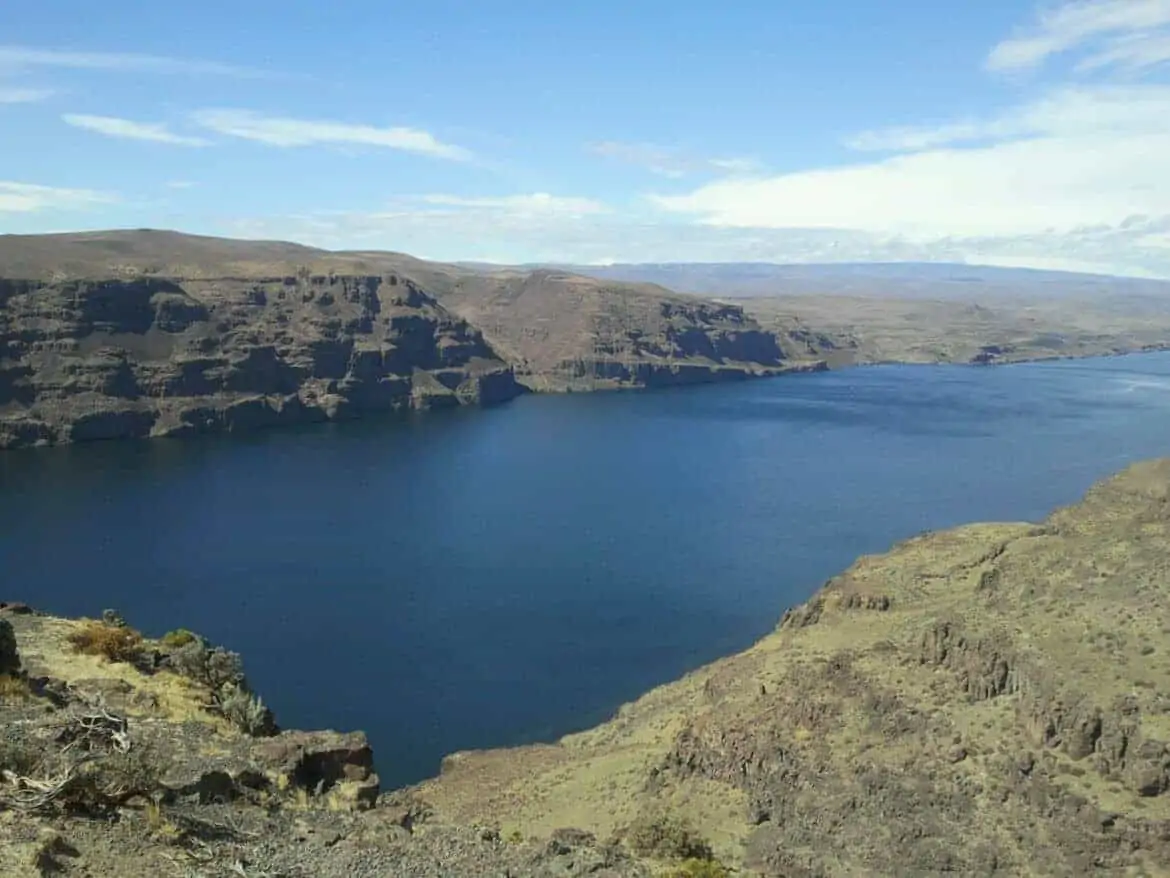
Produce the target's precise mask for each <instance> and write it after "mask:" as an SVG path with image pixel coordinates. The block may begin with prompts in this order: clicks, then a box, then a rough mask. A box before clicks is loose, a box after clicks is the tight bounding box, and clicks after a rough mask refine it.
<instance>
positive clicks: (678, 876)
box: [666, 858, 731, 878]
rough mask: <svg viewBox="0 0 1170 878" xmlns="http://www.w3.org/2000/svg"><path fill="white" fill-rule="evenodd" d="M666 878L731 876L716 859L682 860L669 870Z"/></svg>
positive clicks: (716, 877) (719, 877) (718, 877)
mask: <svg viewBox="0 0 1170 878" xmlns="http://www.w3.org/2000/svg"><path fill="white" fill-rule="evenodd" d="M666 878H731V870H730V869H728V868H727V867H726V866H724V865H723V864H722V863H720V862H719V861H718V860H700V859H694V858H692V859H689V860H683V861H682V862H681V863H679V864H678V865H677V866H675V867H674V868H673V869H672V870H671V871H669V872H667V873H666Z"/></svg>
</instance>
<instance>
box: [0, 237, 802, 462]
mask: <svg viewBox="0 0 1170 878" xmlns="http://www.w3.org/2000/svg"><path fill="white" fill-rule="evenodd" d="M777 339H778V334H777V333H774V332H771V331H767V330H764V329H761V327H760V326H759V324H758V323H757V322H756V321H755V320H754V319H753V318H751V317H749V316H747V315H746V314H745V313H744V310H743V308H742V307H740V306H738V305H733V304H727V303H722V302H714V301H710V300H705V299H701V298H696V297H691V296H679V295H677V294H675V293H672V292H670V291H669V290H666V289H662V288H660V287H655V286H652V285H648V284H630V283H624V282H619V281H606V280H597V279H595V278H587V277H581V276H575V275H572V274H569V273H567V272H563V271H548V270H538V271H528V272H515V271H503V272H491V273H487V272H482V271H474V270H472V269H469V268H462V267H459V266H454V265H444V264H441V263H433V262H424V261H422V260H418V259H414V258H413V257H410V256H406V255H404V254H401V253H391V252H375V251H371V252H364V251H363V252H358V251H351V252H331V251H328V250H320V249H316V248H312V247H304V246H301V245H299V244H291V243H286V242H280V241H239V240H230V239H224V238H211V237H205V236H197V235H184V234H180V233H178V232H170V231H155V230H129V231H110V232H91V233H84V234H60V235H7V236H0V448H5V447H14V446H19V445H36V444H52V443H58V442H71V441H80V440H83V439H99V438H103V439H104V438H118V437H130V436H148V435H149V436H160V435H180V434H188V433H197V432H208V431H220V430H229V431H230V430H237V429H245V428H248V427H252V426H266V425H277V424H286V423H296V422H302V421H306V420H324V419H341V418H349V417H356V416H359V415H361V414H363V413H366V412H377V411H384V410H393V409H405V408H431V407H434V406H446V405H459V404H467V403H490V402H501V401H504V400H506V399H510V398H511V397H513V396H515V395H516V394H517V393H519V392H521V390H522V389H524V388H527V389H530V390H565V389H574V390H576V389H581V390H593V389H600V388H605V387H622V386H657V385H663V384H691V383H699V382H704V381H720V380H728V379H736V378H745V377H748V376H753V375H761V374H772V373H775V372H780V371H784V370H787V369H793V368H799V369H808V368H817V367H823V363H819V362H818V361H816V360H815V359H814V358H812V357H811V356H806V357H804V358H803V361H802V362H796V363H793V362H789V360H790V357H789V356H788V355H787V354H786V352H785V351H784V350H783V349H782V347H781V345H780V344H779V343H778V340H777Z"/></svg>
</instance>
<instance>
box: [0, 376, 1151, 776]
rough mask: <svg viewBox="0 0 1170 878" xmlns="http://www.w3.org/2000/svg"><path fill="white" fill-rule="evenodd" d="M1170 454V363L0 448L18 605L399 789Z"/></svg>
mask: <svg viewBox="0 0 1170 878" xmlns="http://www.w3.org/2000/svg"><path fill="white" fill-rule="evenodd" d="M1164 454H1170V354H1149V355H1142V356H1133V357H1125V358H1117V359H1108V360H1082V361H1070V362H1061V363H1051V364H1030V365H1020V366H1009V367H1002V368H995V369H978V368H964V367H925V366H921V367H898V366H891V367H878V368H869V369H856V370H851V371H843V372H834V373H825V374H819V375H804V376H793V377H790V378H783V379H777V380H773V381H760V382H751V383H747V384H742V385H723V386H711V387H703V388H694V389H685V390H672V391H662V392H655V393H646V394H599V395H587V396H581V395H578V396H564V397H527V398H524V399H520V400H517V401H516V402H515V403H513V404H510V405H508V406H505V407H503V408H498V409H493V410H489V411H461V412H451V413H437V414H434V415H431V416H427V417H422V418H417V419H412V420H409V421H400V420H379V421H366V422H362V423H353V424H345V425H339V426H330V425H320V426H313V427H307V428H304V429H297V430H291V431H282V432H271V433H257V434H252V435H247V436H243V437H221V438H213V439H207V440H189V441H178V440H175V441H156V442H125V443H111V444H97V445H86V446H79V447H73V448H59V449H47V450H35V451H27V452H11V453H8V454H0V597H2V598H5V599H9V600H13V599H16V600H25V601H27V602H29V603H33V604H35V605H38V606H40V607H43V608H45V609H47V610H50V611H53V612H56V613H63V614H83V613H85V614H96V613H97V612H99V611H100V610H101V609H102V608H104V607H117V608H118V609H120V610H121V611H122V612H123V613H124V615H126V616H127V618H128V619H129V620H130V621H131V622H132V623H133V624H135V625H137V626H138V627H140V628H143V629H144V630H146V631H148V632H150V633H153V634H161V633H162V632H163V631H166V630H168V629H170V628H175V627H179V626H183V627H187V628H191V629H194V630H197V631H199V632H201V633H203V634H205V635H207V636H208V637H210V638H212V639H213V640H215V641H217V642H221V643H224V644H226V645H228V646H229V647H232V648H234V649H238V650H239V651H241V652H242V653H243V654H244V657H245V661H246V666H247V668H248V671H249V676H250V678H251V680H252V682H253V684H254V685H255V686H256V688H257V689H258V690H259V691H260V692H261V693H262V694H263V695H264V697H265V699H266V701H268V703H270V704H271V705H272V707H273V708H274V709H275V710H276V712H277V716H278V719H279V720H280V721H281V722H282V724H284V725H285V726H288V727H307V728H313V727H333V728H342V729H347V728H362V729H365V730H366V731H367V732H368V733H369V735H370V737H371V739H372V741H373V744H374V746H375V751H376V755H377V758H378V764H379V769H380V772H381V775H382V778H383V781H384V782H387V783H390V784H399V783H404V782H408V781H413V780H417V779H419V778H421V777H424V776H426V775H428V774H430V773H433V772H434V771H436V770H437V767H438V762H439V758H440V757H441V755H442V754H444V753H447V752H451V751H453V750H459V749H466V748H473V747H488V746H495V745H503V744H515V743H521V742H529V741H534V740H541V739H551V738H553V737H555V736H557V735H560V734H563V733H566V732H569V731H573V730H576V729H579V728H582V727H585V726H587V725H590V724H592V723H594V722H597V721H599V720H601V719H604V718H605V717H606V716H607V715H608V714H610V713H611V712H612V711H613V710H614V709H615V708H616V707H617V706H618V705H619V704H621V703H622V702H623V701H626V700H629V699H631V698H633V697H635V696H637V695H638V694H639V693H641V692H643V691H644V690H646V689H647V688H649V687H651V686H654V685H656V684H658V683H662V682H664V681H666V680H670V679H672V678H674V677H677V676H679V675H680V674H682V673H684V672H685V671H687V670H690V669H692V668H694V667H696V666H698V665H700V664H702V663H704V662H706V661H709V660H711V659H714V658H716V657H718V656H721V655H724V654H727V653H729V652H732V651H735V650H738V649H741V648H743V647H745V646H747V645H748V644H750V643H751V642H752V641H753V640H755V639H756V638H758V637H759V636H761V635H762V634H764V633H765V632H767V631H768V630H769V629H770V628H772V627H773V626H774V625H775V623H776V620H777V619H778V617H779V616H780V614H781V612H782V611H783V610H784V608H785V607H786V606H788V605H791V604H793V603H796V602H799V601H801V600H803V599H805V598H806V597H807V596H808V595H809V594H810V593H811V592H812V591H813V590H814V589H815V588H816V587H817V586H819V585H820V584H821V582H822V581H823V580H824V579H826V578H827V577H829V576H831V575H833V574H834V573H836V572H837V571H839V570H841V569H842V568H843V567H845V566H846V565H848V564H849V563H850V562H851V561H852V560H853V559H854V558H855V557H856V556H857V555H858V554H860V553H863V552H874V551H881V550H883V549H885V548H886V547H887V546H888V545H889V544H890V543H891V542H893V541H895V540H899V539H902V538H905V537H908V536H911V535H913V534H914V533H916V532H919V531H921V530H925V529H935V528H942V527H947V526H951V525H954V524H959V523H962V522H967V521H972V520H983V519H1035V518H1039V517H1042V516H1043V515H1044V514H1046V513H1047V512H1048V511H1049V510H1050V509H1051V508H1052V507H1053V506H1056V505H1058V504H1063V503H1067V502H1070V501H1072V500H1074V499H1076V498H1077V497H1078V495H1080V494H1081V493H1082V492H1083V491H1084V489H1085V488H1087V487H1088V486H1089V484H1090V483H1092V482H1093V481H1094V480H1095V479H1097V478H1099V477H1101V476H1103V475H1105V474H1107V473H1109V472H1112V471H1114V470H1116V469H1118V468H1120V467H1122V466H1124V465H1125V464H1126V463H1128V462H1130V461H1132V460H1136V459H1141V458H1145V457H1153V456H1159V455H1164Z"/></svg>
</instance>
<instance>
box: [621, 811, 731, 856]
mask: <svg viewBox="0 0 1170 878" xmlns="http://www.w3.org/2000/svg"><path fill="white" fill-rule="evenodd" d="M626 841H627V842H629V845H630V848H631V849H632V850H633V851H634V853H636V854H638V855H640V856H643V857H654V858H656V859H661V860H710V859H711V857H712V854H711V846H710V845H709V844H707V842H706V841H705V840H704V839H703V837H702V836H700V835H699V834H698V833H697V832H696V831H695V829H694V828H693V827H692V826H691V825H690V824H689V823H687V821H685V820H683V819H681V818H679V817H672V816H670V815H668V814H655V815H644V816H642V817H640V818H638V819H637V820H635V821H634V822H633V823H632V824H631V825H630V827H629V829H628V830H627V831H626Z"/></svg>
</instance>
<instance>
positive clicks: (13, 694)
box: [0, 674, 33, 704]
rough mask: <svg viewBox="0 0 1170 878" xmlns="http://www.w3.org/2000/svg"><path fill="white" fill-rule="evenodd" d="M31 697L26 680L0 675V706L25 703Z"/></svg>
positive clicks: (30, 689)
mask: <svg viewBox="0 0 1170 878" xmlns="http://www.w3.org/2000/svg"><path fill="white" fill-rule="evenodd" d="M32 697H33V692H32V688H31V687H30V686H29V683H28V680H27V679H25V678H24V677H17V676H13V675H11V674H0V704H4V703H9V702H13V701H27V700H28V699H30V698H32Z"/></svg>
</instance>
